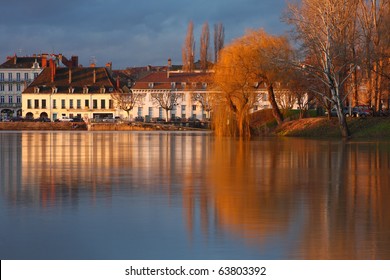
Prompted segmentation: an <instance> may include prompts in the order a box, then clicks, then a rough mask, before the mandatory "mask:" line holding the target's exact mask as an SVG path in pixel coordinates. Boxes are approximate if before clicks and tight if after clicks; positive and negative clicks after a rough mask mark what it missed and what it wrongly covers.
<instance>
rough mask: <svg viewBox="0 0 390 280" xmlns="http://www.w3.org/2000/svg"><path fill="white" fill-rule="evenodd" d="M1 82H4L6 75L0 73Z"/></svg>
mask: <svg viewBox="0 0 390 280" xmlns="http://www.w3.org/2000/svg"><path fill="white" fill-rule="evenodd" d="M0 81H1V82H4V73H0Z"/></svg>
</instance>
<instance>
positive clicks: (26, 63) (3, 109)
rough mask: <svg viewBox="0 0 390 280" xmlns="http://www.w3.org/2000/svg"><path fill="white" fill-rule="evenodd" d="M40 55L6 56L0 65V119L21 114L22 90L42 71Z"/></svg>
mask: <svg viewBox="0 0 390 280" xmlns="http://www.w3.org/2000/svg"><path fill="white" fill-rule="evenodd" d="M43 68H44V67H42V58H41V57H17V56H16V55H15V56H13V57H8V58H7V61H6V62H4V63H3V64H1V65H0V119H3V120H4V119H7V118H12V117H14V116H20V115H22V92H23V91H24V90H25V89H26V88H27V87H28V85H30V84H31V82H32V81H33V80H34V79H35V78H36V77H38V75H39V74H40V73H41V72H42V70H43Z"/></svg>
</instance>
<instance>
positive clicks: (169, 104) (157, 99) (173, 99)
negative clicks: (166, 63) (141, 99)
mask: <svg viewBox="0 0 390 280" xmlns="http://www.w3.org/2000/svg"><path fill="white" fill-rule="evenodd" d="M151 97H152V102H153V103H154V104H155V105H157V106H159V107H161V108H163V109H164V110H165V113H166V115H165V120H166V121H168V117H169V111H172V110H174V109H175V108H176V106H177V105H178V104H179V100H180V99H182V97H183V94H182V93H180V92H177V90H176V89H172V90H167V91H161V92H152V93H151Z"/></svg>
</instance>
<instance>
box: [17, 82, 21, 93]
mask: <svg viewBox="0 0 390 280" xmlns="http://www.w3.org/2000/svg"><path fill="white" fill-rule="evenodd" d="M16 91H18V92H19V91H21V86H20V84H17V85H16Z"/></svg>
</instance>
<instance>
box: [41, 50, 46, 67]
mask: <svg viewBox="0 0 390 280" xmlns="http://www.w3.org/2000/svg"><path fill="white" fill-rule="evenodd" d="M45 67H47V54H46V53H43V54H42V68H45Z"/></svg>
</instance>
